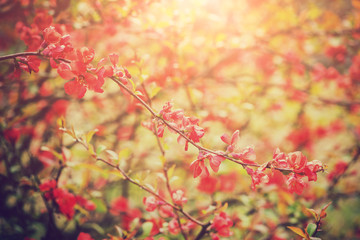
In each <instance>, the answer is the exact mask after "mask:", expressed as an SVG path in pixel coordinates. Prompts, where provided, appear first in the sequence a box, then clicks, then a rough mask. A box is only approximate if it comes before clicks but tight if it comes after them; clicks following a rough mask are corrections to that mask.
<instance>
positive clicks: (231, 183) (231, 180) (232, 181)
mask: <svg viewBox="0 0 360 240" xmlns="http://www.w3.org/2000/svg"><path fill="white" fill-rule="evenodd" d="M236 180H237V174H236V172H232V173H230V174H227V175H221V176H220V184H219V185H220V191H222V192H233V191H234V189H235V187H236Z"/></svg>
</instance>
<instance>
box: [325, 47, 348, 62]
mask: <svg viewBox="0 0 360 240" xmlns="http://www.w3.org/2000/svg"><path fill="white" fill-rule="evenodd" d="M326 55H327V56H329V57H331V58H333V59H334V60H336V61H338V62H344V61H345V57H346V47H345V46H343V45H340V46H336V47H334V46H329V47H328V48H327V49H326Z"/></svg>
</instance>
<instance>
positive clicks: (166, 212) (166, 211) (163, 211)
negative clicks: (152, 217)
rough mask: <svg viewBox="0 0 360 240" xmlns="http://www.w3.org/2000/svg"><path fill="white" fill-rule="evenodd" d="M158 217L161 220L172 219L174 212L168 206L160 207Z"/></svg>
mask: <svg viewBox="0 0 360 240" xmlns="http://www.w3.org/2000/svg"><path fill="white" fill-rule="evenodd" d="M159 215H160V216H161V217H163V218H168V217H173V216H174V210H173V208H172V207H171V206H170V205H167V204H166V205H162V206H161V207H160V208H159Z"/></svg>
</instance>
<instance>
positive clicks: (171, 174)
mask: <svg viewBox="0 0 360 240" xmlns="http://www.w3.org/2000/svg"><path fill="white" fill-rule="evenodd" d="M175 167H176V165H175V164H173V165H172V166H171V167H170V168H169V170H168V172H167V174H168V178H171V177H172V176H173V174H174V171H175Z"/></svg>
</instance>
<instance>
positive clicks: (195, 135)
mask: <svg viewBox="0 0 360 240" xmlns="http://www.w3.org/2000/svg"><path fill="white" fill-rule="evenodd" d="M172 107H173V104H172V103H171V102H167V103H165V105H164V106H163V109H162V110H161V111H160V113H159V115H160V117H161V118H162V119H164V120H165V121H167V122H168V124H169V125H170V126H171V128H173V129H171V128H169V129H170V130H174V129H175V130H176V131H178V132H181V133H182V134H183V135H184V136H186V137H187V138H188V139H189V140H191V141H193V142H194V143H198V142H200V139H201V138H202V137H203V136H204V134H205V130H204V129H203V128H202V127H200V126H199V119H198V118H196V117H193V116H191V117H187V116H185V114H184V110H182V109H177V110H172ZM143 126H145V127H147V128H149V129H150V130H152V131H153V130H154V124H153V123H143ZM165 128H166V124H165V123H164V122H162V121H160V122H159V124H158V129H157V135H158V136H159V137H163V135H164V130H165ZM177 141H178V143H179V144H184V145H185V151H187V150H188V147H189V141H188V140H187V139H185V138H184V137H183V136H182V135H179V137H178V138H177Z"/></svg>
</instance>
